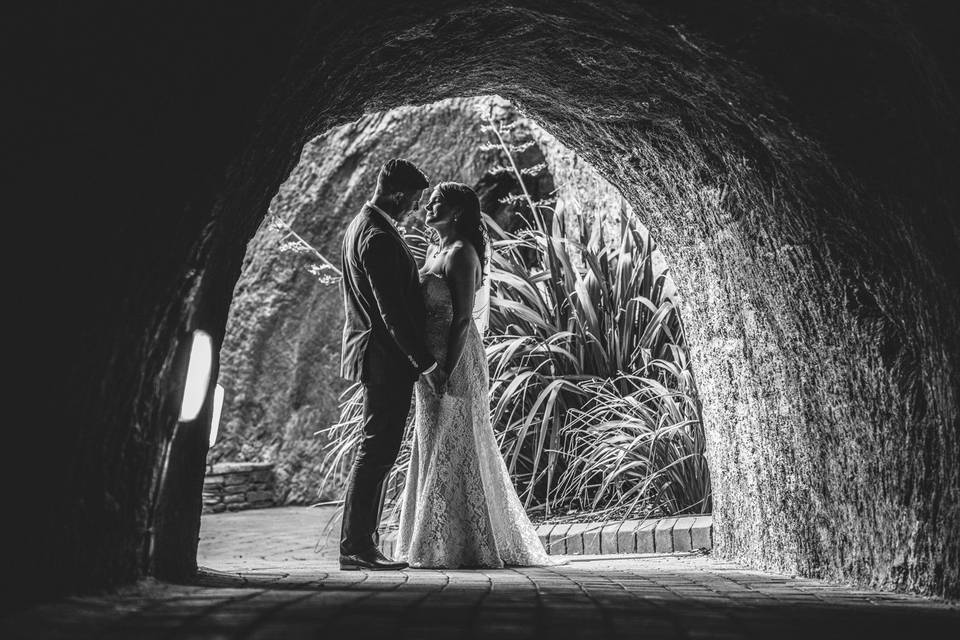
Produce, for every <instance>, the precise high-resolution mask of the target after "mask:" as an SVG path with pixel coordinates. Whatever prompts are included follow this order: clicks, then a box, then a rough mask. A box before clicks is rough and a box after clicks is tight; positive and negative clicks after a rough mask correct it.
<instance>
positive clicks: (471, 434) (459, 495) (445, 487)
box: [396, 274, 563, 568]
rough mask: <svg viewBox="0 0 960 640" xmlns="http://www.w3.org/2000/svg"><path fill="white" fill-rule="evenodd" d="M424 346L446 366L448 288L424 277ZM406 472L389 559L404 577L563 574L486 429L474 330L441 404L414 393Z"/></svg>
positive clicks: (482, 360) (479, 347) (482, 365)
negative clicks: (417, 571)
mask: <svg viewBox="0 0 960 640" xmlns="http://www.w3.org/2000/svg"><path fill="white" fill-rule="evenodd" d="M421 284H422V290H423V297H424V302H425V303H426V310H427V343H428V346H429V347H430V350H431V351H432V352H433V354H434V355H435V356H436V358H437V360H438V361H439V362H441V363H442V362H444V361H445V360H446V351H447V338H448V335H449V330H450V322H451V320H452V317H453V304H452V296H451V293H450V288H449V286H448V285H447V282H446V280H445V279H444V278H443V277H441V276H439V275H434V274H428V275H424V276H422V277H421ZM416 401H417V402H416V412H415V422H414V434H413V442H412V450H411V454H410V467H409V469H408V470H407V484H406V487H405V488H404V494H403V498H402V503H401V511H400V530H399V532H398V534H397V547H396V555H397V557H398V559H403V560H406V561H407V562H409V563H410V566H411V567H442V568H467V567H477V568H480V567H483V568H500V567H503V566H505V565H507V566H544V565H556V564H563V560H560V559H559V558H551V557H550V556H549V555H547V552H546V551H545V550H544V548H543V545H542V544H541V543H540V539H539V538H538V537H537V533H536V530H535V529H534V528H533V525H532V524H531V523H530V519H529V518H528V517H527V514H526V512H525V510H524V508H523V505H522V504H521V503H520V499H519V498H518V496H517V492H516V490H515V489H514V487H513V483H512V482H511V480H510V474H509V473H508V472H507V467H506V464H504V461H503V456H501V455H500V449H499V447H498V446H497V441H496V438H495V437H494V434H493V428H492V427H491V425H490V406H489V380H488V373H487V360H486V355H485V353H484V349H483V341H482V339H481V338H480V334H479V332H478V331H477V328H476V326H475V325H474V323H473V322H471V323H470V328H469V331H468V333H467V339H466V344H465V345H464V347H463V355H462V356H461V358H460V362H459V363H458V364H457V367H456V369H454V370H453V371H452V372H451V373H450V379H449V387H448V391H447V393H446V394H444V395H443V396H437V395H436V394H434V393H433V392H432V391H431V390H430V388H429V387H428V386H427V385H426V384H425V383H423V382H418V383H417V385H416Z"/></svg>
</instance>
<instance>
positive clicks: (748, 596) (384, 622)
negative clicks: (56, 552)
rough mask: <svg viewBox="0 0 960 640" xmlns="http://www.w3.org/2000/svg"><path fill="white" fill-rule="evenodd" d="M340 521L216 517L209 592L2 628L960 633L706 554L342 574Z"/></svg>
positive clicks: (936, 606) (948, 615) (141, 587)
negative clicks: (339, 565) (483, 568)
mask: <svg viewBox="0 0 960 640" xmlns="http://www.w3.org/2000/svg"><path fill="white" fill-rule="evenodd" d="M331 515H332V512H331V510H329V509H314V510H310V509H304V508H283V509H267V510H259V511H245V512H237V513H222V514H215V515H210V516H205V517H204V521H203V528H202V531H201V542H200V553H199V562H200V564H201V565H202V566H204V567H205V569H204V570H203V571H202V572H201V574H200V576H199V577H198V579H197V580H196V582H195V583H193V584H187V585H172V584H164V583H158V582H156V581H144V582H142V583H140V584H138V585H136V586H134V587H131V588H127V589H124V590H122V591H119V592H116V593H111V594H109V595H102V596H87V597H77V598H68V599H65V600H63V601H60V602H56V603H51V604H46V605H42V606H37V607H34V608H32V609H30V610H27V611H23V612H19V613H16V614H14V615H12V616H10V617H8V618H7V619H6V620H3V621H2V622H0V637H2V638H91V639H93V638H96V639H98V640H114V639H120V638H138V639H139V638H143V639H154V638H156V639H160V638H250V639H257V638H285V639H286V638H349V639H350V640H354V639H358V638H374V637H380V638H384V637H389V638H391V639H394V638H396V639H406V638H411V639H420V638H423V639H430V638H488V637H489V638H501V639H504V640H507V639H511V638H600V637H611V638H613V637H617V638H807V637H814V638H817V640H820V639H822V638H886V637H899V638H902V637H904V636H908V637H921V635H922V634H938V635H944V634H946V633H951V632H953V633H955V632H956V631H957V630H960V607H958V605H957V604H956V603H946V602H943V601H937V600H930V599H924V598H920V597H916V596H907V595H900V594H891V593H883V592H877V591H871V590H865V589H855V588H851V587H847V586H841V585H834V584H829V583H825V582H821V581H818V580H810V579H803V578H794V577H789V576H782V575H776V574H771V573H765V572H762V571H755V570H751V569H747V568H745V567H742V566H740V565H737V564H733V563H729V562H722V561H718V560H716V559H714V558H712V557H710V556H709V555H701V554H697V553H678V554H670V555H667V554H644V555H624V556H610V555H604V556H599V555H597V556H589V555H584V556H579V557H575V558H572V559H571V562H570V564H568V565H565V566H560V567H552V568H527V569H504V570H497V571H434V570H407V571H402V572H377V573H364V572H341V571H339V570H338V569H337V565H336V555H335V544H334V541H335V538H336V534H337V532H338V527H337V523H336V522H335V521H334V522H331ZM327 523H330V524H331V525H332V526H331V527H330V528H329V529H328V530H327V532H326V534H324V535H320V534H321V531H322V530H323V528H324V525H325V524H327ZM318 540H319V552H318V553H315V552H314V548H315V546H316V545H317V543H318Z"/></svg>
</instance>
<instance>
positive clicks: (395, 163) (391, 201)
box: [373, 158, 429, 218]
mask: <svg viewBox="0 0 960 640" xmlns="http://www.w3.org/2000/svg"><path fill="white" fill-rule="evenodd" d="M427 186H429V182H427V176H426V175H424V173H423V171H421V170H420V169H418V168H417V166H416V165H415V164H413V163H412V162H410V161H409V160H403V159H400V158H394V159H393V160H388V161H387V162H386V163H385V164H384V165H383V166H382V167H381V168H380V174H379V175H378V176H377V190H376V191H375V192H374V194H373V196H374V200H375V201H376V202H377V206H379V207H380V208H382V209H384V210H385V211H387V212H388V213H390V214H391V215H392V216H393V217H394V218H400V217H401V216H403V215H405V214H407V213H409V212H410V211H412V210H413V209H415V208H416V207H417V205H418V204H420V196H421V195H422V194H423V190H424V189H426V188H427Z"/></svg>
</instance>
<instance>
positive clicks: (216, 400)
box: [210, 384, 223, 447]
mask: <svg viewBox="0 0 960 640" xmlns="http://www.w3.org/2000/svg"><path fill="white" fill-rule="evenodd" d="M221 411H223V387H221V386H220V385H219V384H218V385H217V386H216V387H214V389H213V417H212V418H210V446H211V447H212V446H213V445H214V443H216V441H217V431H219V430H220V412H221Z"/></svg>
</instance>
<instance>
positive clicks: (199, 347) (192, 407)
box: [180, 331, 213, 422]
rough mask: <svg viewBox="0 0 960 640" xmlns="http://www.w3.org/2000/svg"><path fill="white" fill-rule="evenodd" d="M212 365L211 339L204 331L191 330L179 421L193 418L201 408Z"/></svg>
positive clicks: (205, 395)
mask: <svg viewBox="0 0 960 640" xmlns="http://www.w3.org/2000/svg"><path fill="white" fill-rule="evenodd" d="M212 366H213V340H211V339H210V334H208V333H207V332H206V331H194V332H193V344H192V345H191V346H190V364H188V365H187V382H186V385H185V386H184V389H183V404H181V405H180V421H181V422H190V421H191V420H195V419H196V418H197V415H199V413H200V409H201V408H203V401H204V399H205V398H206V397H207V388H208V386H209V385H210V370H211V368H212Z"/></svg>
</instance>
